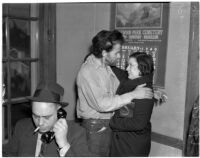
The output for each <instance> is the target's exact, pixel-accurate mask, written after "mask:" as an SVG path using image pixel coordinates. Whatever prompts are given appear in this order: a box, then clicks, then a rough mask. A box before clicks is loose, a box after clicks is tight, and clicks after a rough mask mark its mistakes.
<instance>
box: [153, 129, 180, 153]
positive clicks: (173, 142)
mask: <svg viewBox="0 0 200 158" xmlns="http://www.w3.org/2000/svg"><path fill="white" fill-rule="evenodd" d="M151 140H152V141H153V142H156V143H160V144H164V145H167V146H171V147H174V148H177V149H180V150H183V140H181V139H178V138H173V137H170V136H166V135H162V134H160V133H156V132H152V134H151Z"/></svg>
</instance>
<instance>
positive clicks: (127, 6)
mask: <svg viewBox="0 0 200 158" xmlns="http://www.w3.org/2000/svg"><path fill="white" fill-rule="evenodd" d="M168 19H169V3H113V4H112V8H111V29H112V30H113V29H117V30H119V31H120V32H122V34H123V36H124V38H125V43H124V44H123V46H122V50H121V59H120V60H119V61H118V64H117V67H119V68H122V69H125V67H126V61H127V59H128V57H129V55H130V54H132V53H133V52H136V51H140V52H143V51H144V52H146V53H147V54H150V55H152V57H153V60H154V68H155V72H154V81H153V82H154V85H155V86H156V87H160V88H164V86H165V67H166V52H167V35H168Z"/></svg>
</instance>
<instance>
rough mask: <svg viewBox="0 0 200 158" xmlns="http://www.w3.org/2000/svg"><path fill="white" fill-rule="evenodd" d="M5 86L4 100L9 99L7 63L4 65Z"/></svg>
mask: <svg viewBox="0 0 200 158" xmlns="http://www.w3.org/2000/svg"><path fill="white" fill-rule="evenodd" d="M2 65H3V84H4V86H5V94H4V99H7V95H8V93H7V85H8V84H7V65H6V63H3V64H2Z"/></svg>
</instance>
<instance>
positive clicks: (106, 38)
mask: <svg viewBox="0 0 200 158" xmlns="http://www.w3.org/2000/svg"><path fill="white" fill-rule="evenodd" d="M123 42H124V37H123V35H122V33H121V32H119V31H117V30H113V31H107V30H102V31H100V32H99V33H97V35H96V36H95V37H94V38H93V39H92V46H91V47H90V54H93V55H94V56H95V57H97V58H101V57H102V51H103V50H105V51H107V52H109V51H111V50H112V49H113V45H115V44H116V43H120V44H122V43H123Z"/></svg>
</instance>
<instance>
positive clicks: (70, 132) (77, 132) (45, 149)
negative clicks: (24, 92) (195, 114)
mask: <svg viewBox="0 0 200 158" xmlns="http://www.w3.org/2000/svg"><path fill="white" fill-rule="evenodd" d="M63 94H64V89H63V88H62V87H61V86H60V85H58V84H55V83H48V84H46V83H41V84H39V85H38V87H37V89H36V91H35V93H34V96H33V97H29V98H28V99H30V100H31V101H32V107H31V108H32V118H25V119H23V120H20V121H19V122H18V123H17V124H16V126H15V129H14V133H13V137H12V139H11V140H10V141H9V143H8V144H7V145H6V146H5V147H3V156H9V157H27V156H29V157H34V156H42V157H46V156H47V157H59V156H70V157H74V156H79V157H82V156H94V155H92V154H90V152H89V151H88V146H87V141H86V133H85V129H84V128H82V127H81V126H79V125H77V124H76V123H74V122H72V121H67V120H66V112H65V110H64V109H62V107H64V106H66V105H68V103H64V102H60V98H61V96H63ZM47 132H48V133H47Z"/></svg>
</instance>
